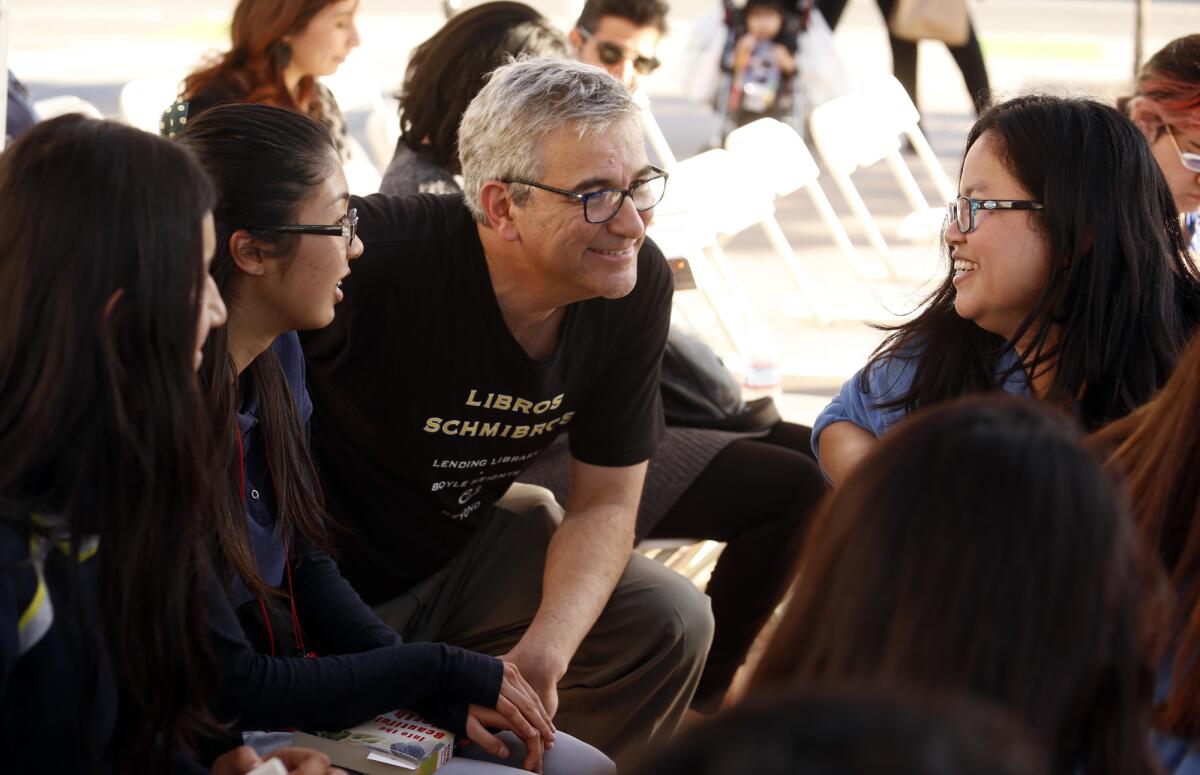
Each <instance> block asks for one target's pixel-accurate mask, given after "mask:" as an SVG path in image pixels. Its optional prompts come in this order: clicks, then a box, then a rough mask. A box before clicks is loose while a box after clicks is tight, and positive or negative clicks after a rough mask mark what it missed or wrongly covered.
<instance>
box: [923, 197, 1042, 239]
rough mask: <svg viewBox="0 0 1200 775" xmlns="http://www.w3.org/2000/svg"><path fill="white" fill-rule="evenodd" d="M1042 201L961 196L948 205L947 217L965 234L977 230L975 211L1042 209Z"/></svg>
mask: <svg viewBox="0 0 1200 775" xmlns="http://www.w3.org/2000/svg"><path fill="white" fill-rule="evenodd" d="M1041 209H1043V206H1042V203H1041V202H1035V201H1033V200H1032V199H972V198H970V197H967V196H960V197H958V198H957V199H955V200H954V201H953V202H951V203H950V204H949V205H948V206H947V207H946V217H947V218H949V219H950V220H949V222H950V223H953V224H954V225H955V226H957V227H958V230H959V231H960V232H962V233H963V234H969V233H970V232H973V231H975V213H977V212H979V211H980V210H987V211H989V212H994V211H996V210H1041Z"/></svg>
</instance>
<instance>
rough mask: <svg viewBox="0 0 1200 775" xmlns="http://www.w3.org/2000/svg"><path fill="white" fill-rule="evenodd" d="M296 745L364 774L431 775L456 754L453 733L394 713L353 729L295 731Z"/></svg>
mask: <svg viewBox="0 0 1200 775" xmlns="http://www.w3.org/2000/svg"><path fill="white" fill-rule="evenodd" d="M293 745H296V746H300V747H302V748H315V749H316V750H318V751H321V752H323V753H325V754H326V755H327V756H329V759H330V761H332V762H333V763H334V764H335V765H337V766H338V767H343V768H348V769H351V770H356V771H358V772H361V773H363V775H409V774H410V773H415V775H431V773H433V772H434V771H435V770H437V769H438V768H439V767H441V766H442V765H443V764H445V763H446V762H448V761H450V757H451V756H453V755H454V733H452V732H447V731H446V730H444V729H441V728H439V727H436V726H434V725H433V724H431V723H429V722H428V721H426V720H425V719H424V718H422V717H421V716H419V715H417V714H416V713H410V712H409V711H406V710H395V711H392V712H391V713H385V714H383V715H380V716H376V717H375V718H373V719H371V720H370V721H367V722H365V723H362V724H359V725H358V726H355V727H351V728H350V729H341V730H338V731H336V732H296V735H295V739H294V742H293Z"/></svg>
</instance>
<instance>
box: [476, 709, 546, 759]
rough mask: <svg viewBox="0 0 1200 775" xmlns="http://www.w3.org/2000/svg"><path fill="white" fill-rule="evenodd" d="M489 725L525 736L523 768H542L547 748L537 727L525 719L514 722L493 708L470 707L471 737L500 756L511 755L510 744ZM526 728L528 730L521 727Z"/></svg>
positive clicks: (489, 751) (504, 757)
mask: <svg viewBox="0 0 1200 775" xmlns="http://www.w3.org/2000/svg"><path fill="white" fill-rule="evenodd" d="M488 727H491V728H492V729H507V730H508V731H510V732H512V733H513V734H515V735H516V736H517V737H519V738H521V742H523V743H524V744H525V761H523V762H522V763H521V768H522V769H526V770H529V771H530V772H541V771H542V754H543V753H544V750H545V749H544V747H543V738H542V736H541V735H540V734H538V731H537V730H536V729H534V728H533V727H532V726H531V725H530V724H528V723H527V722H524V721H521V722H518V723H513V720H512V719H511V718H509V717H508V716H505V715H504V714H503V713H501V712H500V711H498V710H494V709H493V708H485V707H483V706H482V705H474V704H472V705H469V706H468V708H467V737H468V738H470V740H471V742H474V743H477V744H479V745H480V746H481V747H482V748H483V750H485V751H487V752H488V753H490V754H491V755H492V756H495V757H496V758H498V759H507V758H508V756H509V750H508V746H506V745H505V744H504V741H502V740H501V739H500V738H498V737H496V736H495V735H493V734H492V733H491V732H489V731H488V730H487V728H488ZM522 729H524V730H525V731H521V730H522Z"/></svg>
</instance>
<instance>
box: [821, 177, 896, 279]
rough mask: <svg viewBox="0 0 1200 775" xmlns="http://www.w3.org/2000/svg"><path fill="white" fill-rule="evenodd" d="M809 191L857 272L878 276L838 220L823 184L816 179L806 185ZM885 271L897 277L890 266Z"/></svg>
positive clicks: (839, 245)
mask: <svg viewBox="0 0 1200 775" xmlns="http://www.w3.org/2000/svg"><path fill="white" fill-rule="evenodd" d="M804 190H805V191H806V192H807V193H808V198H809V199H811V200H812V203H813V206H814V207H816V208H817V212H818V213H820V215H821V220H823V221H825V226H826V227H827V228H828V229H829V233H830V235H831V236H832V237H833V241H834V242H835V243H836V244H837V246H838V247H839V248H840V249H841V251H842V253H843V254H845V256H846V258H847V260H849V261H850V266H851V267H852V268H853V269H854V271H855V272H858V273H859V274H860V275H862V276H864V277H876V276H878V274H879V273H878V271H877V270H875V269H874V268H873V267H872V266H871V265H869V264H867V263H866V262H864V261H863V258H862V256H860V255H859V253H858V248H856V247H854V243H853V242H851V241H850V235H848V234H847V233H846V228H845V227H844V226H842V222H841V221H840V220H838V217H837V213H835V212H834V211H833V205H831V204H830V203H829V197H827V196H825V189H823V188H821V184H820V183H819V182H818V181H816V180H814V181H813V182H812V183H809V184H808V185H807V186H805V187H804ZM884 272H885V273H886V274H887V276H888V277H889V278H893V279H894V278H895V276H896V273H895V272H893V271H892V268H891V267H890V266H887V265H886V264H885V265H884Z"/></svg>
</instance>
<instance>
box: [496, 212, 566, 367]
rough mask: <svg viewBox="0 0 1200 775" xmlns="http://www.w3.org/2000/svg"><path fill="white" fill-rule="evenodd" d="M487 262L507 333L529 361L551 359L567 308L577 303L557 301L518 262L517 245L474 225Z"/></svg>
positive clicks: (539, 278) (559, 299)
mask: <svg viewBox="0 0 1200 775" xmlns="http://www.w3.org/2000/svg"><path fill="white" fill-rule="evenodd" d="M476 228H477V229H478V231H479V241H480V243H481V244H482V245H483V255H484V258H485V260H486V262H487V269H488V276H489V278H490V280H491V283H492V292H493V293H494V294H495V295H496V303H497V304H498V305H499V307H500V315H501V316H502V317H503V318H504V324H505V325H506V326H507V327H508V330H509V333H511V334H512V335H513V338H514V339H516V340H517V343H518V344H520V345H521V347H522V349H524V350H525V352H526V354H528V355H529V357H531V358H535V359H538V360H542V359H545V358H548V357H550V355H551V354H553V352H554V348H555V347H556V346H557V344H558V328H559V324H560V323H561V322H562V319H563V316H564V315H565V314H566V307H567V305H568V304H570V303H572V302H574V301H579V300H578V299H566V298H559V297H556V295H555V294H553V293H551V292H549V290H548V289H546V288H545V287H544V286H543V280H544V278H542V277H539V276H537V275H536V273H534V272H531V271H529V270H528V268H527V267H526V265H525V264H524V263H523V262H521V261H519V260H515V259H517V256H516V254H515V251H514V250H513V247H514V245H515V244H516V243H511V242H508V241H507V240H504V239H501V238H500V237H499V236H498V235H497V234H496V233H495V232H494V231H492V230H491V229H489V228H487V227H486V226H481V225H479V224H476Z"/></svg>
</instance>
